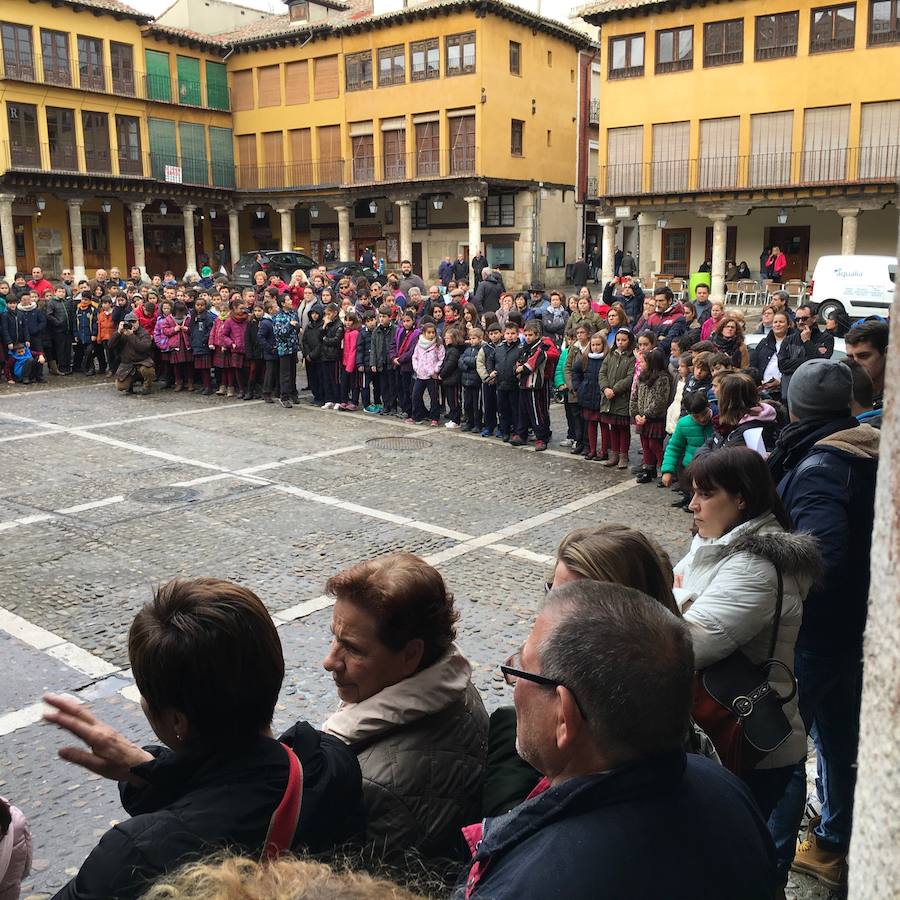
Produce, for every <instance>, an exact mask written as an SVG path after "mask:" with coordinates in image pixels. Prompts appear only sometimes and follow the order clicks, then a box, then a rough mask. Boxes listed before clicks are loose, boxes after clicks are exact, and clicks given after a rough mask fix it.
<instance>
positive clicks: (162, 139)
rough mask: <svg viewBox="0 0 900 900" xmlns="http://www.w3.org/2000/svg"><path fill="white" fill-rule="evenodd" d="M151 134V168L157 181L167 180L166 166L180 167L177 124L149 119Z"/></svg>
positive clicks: (166, 120)
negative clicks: (176, 134)
mask: <svg viewBox="0 0 900 900" xmlns="http://www.w3.org/2000/svg"><path fill="white" fill-rule="evenodd" d="M147 131H148V132H149V134H150V166H151V170H152V172H153V177H154V178H155V179H156V180H157V181H165V180H166V166H177V165H178V148H177V146H176V143H175V123H174V122H173V121H172V120H171V119H147Z"/></svg>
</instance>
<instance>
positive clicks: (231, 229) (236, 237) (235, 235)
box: [228, 209, 241, 269]
mask: <svg viewBox="0 0 900 900" xmlns="http://www.w3.org/2000/svg"><path fill="white" fill-rule="evenodd" d="M228 244H229V250H230V251H231V268H232V269H234V267H235V266H236V265H237V262H238V260H239V259H240V258H241V222H240V210H238V209H229V210H228Z"/></svg>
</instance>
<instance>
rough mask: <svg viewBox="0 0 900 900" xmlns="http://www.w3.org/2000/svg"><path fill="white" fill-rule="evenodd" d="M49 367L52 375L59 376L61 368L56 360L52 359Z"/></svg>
mask: <svg viewBox="0 0 900 900" xmlns="http://www.w3.org/2000/svg"><path fill="white" fill-rule="evenodd" d="M47 365H48V366H49V367H50V374H51V375H59V366H58V365H57V362H56V360H55V359H51V360H50V362H49V363H48V364H47Z"/></svg>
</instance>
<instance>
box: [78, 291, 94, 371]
mask: <svg viewBox="0 0 900 900" xmlns="http://www.w3.org/2000/svg"><path fill="white" fill-rule="evenodd" d="M96 343H97V308H96V307H95V306H94V304H93V302H92V301H91V298H90V294H88V293H87V292H85V293H83V294H82V295H81V299H80V300H79V301H78V305H77V306H76V307H75V361H74V363H73V365H72V368H73V369H75V370H76V371H77V370H80V371H82V372H83V373H84V374H85V375H93V374H94V344H96Z"/></svg>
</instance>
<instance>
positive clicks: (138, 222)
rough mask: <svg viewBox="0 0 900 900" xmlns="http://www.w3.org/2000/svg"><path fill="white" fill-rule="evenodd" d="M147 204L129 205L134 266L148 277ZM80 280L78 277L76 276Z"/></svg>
mask: <svg viewBox="0 0 900 900" xmlns="http://www.w3.org/2000/svg"><path fill="white" fill-rule="evenodd" d="M145 206H146V204H145V203H129V204H128V208H129V209H130V210H131V243H132V246H133V247H134V264H135V265H136V266H137V267H138V268H139V269H140V270H141V275H142V276H143V277H144V278H146V277H147V260H146V258H145V256H144V207H145ZM75 277H76V278H78V276H77V275H76V276H75Z"/></svg>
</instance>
